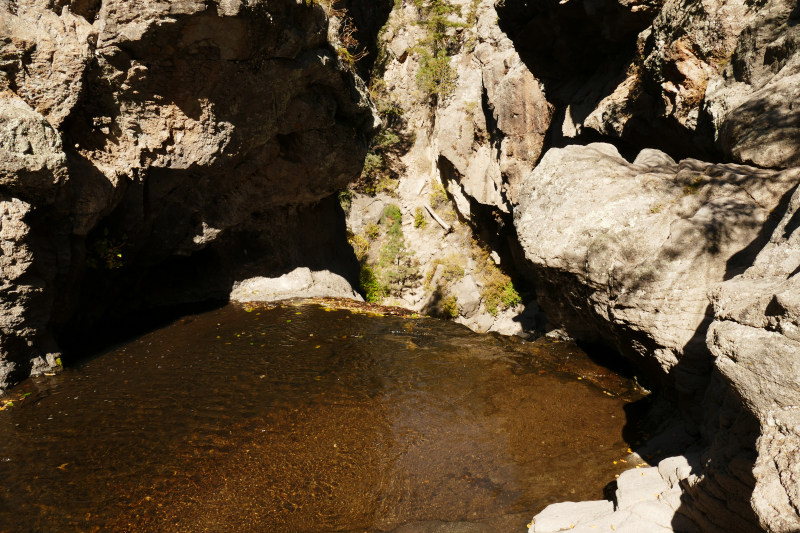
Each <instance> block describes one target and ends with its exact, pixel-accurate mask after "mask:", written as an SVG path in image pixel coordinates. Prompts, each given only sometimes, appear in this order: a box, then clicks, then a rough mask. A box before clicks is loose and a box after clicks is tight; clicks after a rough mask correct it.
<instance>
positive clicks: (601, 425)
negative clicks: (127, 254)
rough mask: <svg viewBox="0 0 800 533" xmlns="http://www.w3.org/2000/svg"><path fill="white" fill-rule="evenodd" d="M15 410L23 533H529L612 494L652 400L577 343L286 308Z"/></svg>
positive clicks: (4, 473) (179, 335)
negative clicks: (540, 519) (639, 413)
mask: <svg viewBox="0 0 800 533" xmlns="http://www.w3.org/2000/svg"><path fill="white" fill-rule="evenodd" d="M579 377H582V378H583V379H578V378H579ZM11 396H12V397H13V398H17V401H15V403H14V406H13V407H8V408H7V409H6V410H5V411H4V412H0V479H2V480H3V481H2V486H1V487H2V488H0V532H14V533H18V532H26V531H47V532H50V531H87V532H88V531H137V532H139V531H159V532H166V531H214V532H216V531H219V532H223V531H225V532H244V531H254V532H256V531H258V532H262V531H263V532H311V533H323V532H331V531H353V532H355V531H359V532H363V531H391V530H393V529H396V528H399V527H400V526H403V525H404V524H406V525H405V527H404V528H403V529H402V531H423V530H425V531H427V530H430V527H432V526H431V525H430V524H428V526H425V525H424V524H421V523H420V522H425V521H435V520H438V521H445V522H483V523H484V524H485V526H484V527H483V528H482V529H481V530H482V531H484V530H485V531H496V532H498V533H505V532H512V531H515V532H517V531H518V532H521V531H525V523H527V522H529V521H530V518H531V517H532V516H533V514H535V512H537V511H538V510H540V509H542V508H543V507H544V506H546V505H547V504H549V503H553V502H556V501H564V500H573V501H576V500H586V499H600V498H602V497H603V494H602V489H603V487H604V485H606V484H607V483H608V482H609V480H612V479H614V475H615V474H618V473H619V472H621V471H622V470H624V469H625V468H624V466H625V465H624V464H622V463H618V464H616V465H615V464H614V461H615V460H618V459H619V458H620V457H623V456H625V455H626V451H627V448H628V446H629V444H628V442H626V440H625V438H623V433H624V434H625V436H626V437H628V440H631V439H632V438H633V436H632V435H633V426H634V425H635V424H634V421H632V420H630V419H629V418H626V414H625V411H624V408H626V405H628V404H629V403H630V402H633V401H635V400H638V399H639V398H640V397H639V396H638V395H637V393H636V392H635V390H634V389H633V386H632V383H630V382H629V381H627V380H625V379H623V378H621V377H619V376H617V375H615V374H613V373H611V372H608V371H606V370H604V369H603V368H601V367H598V366H597V365H595V364H593V363H592V362H591V361H589V359H588V358H587V357H586V356H585V354H583V353H582V352H581V351H580V350H579V349H578V348H577V347H576V346H574V345H572V344H568V343H552V342H537V343H524V344H523V343H521V342H520V341H515V340H513V339H512V340H508V339H501V338H497V337H494V336H491V335H477V334H474V333H472V332H470V331H468V330H467V329H466V328H463V327H461V326H458V325H455V324H453V323H449V322H443V321H439V320H434V319H429V318H420V319H408V318H399V317H375V316H369V315H366V314H360V313H356V312H353V311H345V310H340V311H335V310H325V309H323V308H321V307H319V306H313V305H303V306H299V305H288V304H287V305H283V306H277V307H275V308H271V309H270V308H260V309H254V310H252V311H250V312H248V311H247V310H245V309H243V308H242V307H241V306H235V305H230V306H227V307H225V308H222V309H219V310H217V311H212V312H208V313H204V314H202V315H197V316H191V317H187V318H185V319H182V320H179V321H177V322H175V323H174V324H172V325H170V326H168V327H165V328H163V329H161V330H159V331H156V332H153V333H150V334H147V335H144V336H142V337H141V338H139V339H137V340H135V341H133V342H130V343H129V344H127V345H125V346H122V347H119V348H117V349H114V350H112V351H110V352H108V353H105V354H103V355H102V356H100V357H96V358H94V359H91V360H88V361H86V362H84V363H82V364H79V365H76V366H74V367H73V368H67V369H66V370H65V371H64V372H63V373H62V374H60V375H58V376H54V377H51V378H45V379H39V380H36V381H33V380H29V381H28V382H25V383H24V384H22V385H21V386H19V387H17V388H15V389H14V390H13V391H12V393H11ZM23 396H24V398H22V397H23ZM629 408H630V405H628V408H626V409H628V410H630V409H629ZM626 424H627V425H626ZM414 524H416V525H414ZM426 527H428V529H426ZM415 528H416V529H415Z"/></svg>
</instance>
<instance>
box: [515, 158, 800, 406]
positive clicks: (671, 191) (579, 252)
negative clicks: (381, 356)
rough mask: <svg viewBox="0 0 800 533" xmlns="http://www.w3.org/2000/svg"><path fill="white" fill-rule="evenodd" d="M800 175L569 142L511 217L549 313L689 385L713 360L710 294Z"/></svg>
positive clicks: (526, 189)
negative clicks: (627, 155) (630, 158)
mask: <svg viewBox="0 0 800 533" xmlns="http://www.w3.org/2000/svg"><path fill="white" fill-rule="evenodd" d="M798 183H800V171H797V170H787V171H783V172H778V171H771V170H761V169H757V168H753V167H745V166H740V165H733V164H719V165H713V164H709V163H703V162H700V161H697V160H691V159H689V160H684V161H681V162H680V163H674V162H672V161H671V160H670V159H669V157H668V156H666V155H665V154H661V153H658V152H656V151H654V150H644V151H642V152H641V153H640V154H639V156H638V157H637V158H636V160H635V161H634V162H633V163H628V162H627V161H626V160H625V159H623V158H622V157H621V156H620V155H619V153H618V152H617V151H616V149H615V148H614V147H613V146H611V145H608V144H591V145H589V146H569V147H566V148H563V149H552V150H550V151H549V152H548V153H547V154H546V155H545V157H544V158H543V159H542V162H541V163H540V164H539V166H538V167H537V168H536V170H534V171H533V172H532V173H531V175H530V176H529V177H528V179H527V180H526V181H525V182H524V185H523V187H522V189H521V192H520V204H519V206H518V207H517V209H516V210H515V217H514V223H515V225H516V228H517V231H518V235H519V239H520V243H521V245H522V247H523V248H524V249H525V257H526V258H527V259H528V261H530V262H531V263H532V264H533V266H534V269H535V271H536V276H537V293H538V296H539V303H540V305H541V306H542V307H543V308H544V310H545V312H546V313H547V316H548V318H549V319H550V321H551V322H554V323H557V324H560V325H562V326H563V327H564V329H566V330H567V331H569V332H571V333H572V334H574V335H575V336H578V337H579V338H584V339H587V340H594V341H597V342H603V343H606V344H611V345H613V346H615V347H616V348H617V349H618V350H619V351H620V352H621V353H623V354H625V355H626V356H628V357H630V358H631V359H633V360H635V361H638V362H639V363H640V365H641V366H645V367H649V368H650V370H651V374H652V375H661V376H662V377H663V379H664V380H665V381H667V382H668V383H669V384H670V386H674V387H676V388H677V389H678V391H680V392H681V393H684V394H687V395H692V394H697V393H702V391H704V390H705V388H706V386H707V384H708V376H709V374H710V371H711V368H712V361H711V357H710V354H709V352H708V349H707V347H706V344H705V330H706V328H707V325H708V322H709V321H710V318H711V310H710V309H709V304H708V300H707V298H706V293H707V291H708V290H709V289H710V288H711V287H712V286H713V285H714V284H715V283H717V282H721V281H723V280H724V279H727V278H730V277H732V276H734V275H736V274H739V273H741V272H742V271H743V270H744V268H746V267H747V266H748V265H749V264H751V262H752V260H753V259H754V258H755V255H756V254H757V253H758V249H759V245H761V246H763V244H765V242H766V237H767V235H768V234H769V232H771V229H772V227H774V226H775V224H776V222H775V221H774V220H773V219H771V218H770V214H771V213H772V212H773V210H775V209H776V208H777V207H778V205H779V204H780V202H781V200H782V199H783V198H784V196H785V195H786V194H787V192H788V191H790V190H791V189H792V188H793V187H795V186H796V185H797V184H798ZM765 232H766V233H765Z"/></svg>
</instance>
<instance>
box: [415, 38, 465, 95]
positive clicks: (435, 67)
mask: <svg viewBox="0 0 800 533" xmlns="http://www.w3.org/2000/svg"><path fill="white" fill-rule="evenodd" d="M417 87H418V88H419V89H420V90H421V91H423V92H424V93H425V94H427V95H428V96H430V97H432V98H434V100H441V99H443V98H446V97H447V96H449V95H450V94H452V93H453V91H455V89H456V71H455V69H454V68H453V67H452V66H451V65H450V57H449V56H448V55H447V53H446V52H445V51H444V50H442V51H440V52H439V53H438V54H436V55H435V56H434V55H431V54H430V53H427V52H423V54H422V57H421V58H420V61H419V71H417Z"/></svg>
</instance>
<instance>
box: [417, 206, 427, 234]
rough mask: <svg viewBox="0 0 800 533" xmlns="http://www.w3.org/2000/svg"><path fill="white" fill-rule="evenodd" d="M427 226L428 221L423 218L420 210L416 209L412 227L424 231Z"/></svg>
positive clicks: (423, 215)
mask: <svg viewBox="0 0 800 533" xmlns="http://www.w3.org/2000/svg"><path fill="white" fill-rule="evenodd" d="M427 225H428V220H427V219H426V218H425V214H424V213H423V212H422V208H421V207H418V208H417V210H416V211H414V227H415V228H419V229H425V226H427Z"/></svg>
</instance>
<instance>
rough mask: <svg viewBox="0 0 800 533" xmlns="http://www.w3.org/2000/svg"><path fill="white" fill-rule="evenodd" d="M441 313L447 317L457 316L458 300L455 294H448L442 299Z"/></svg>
mask: <svg viewBox="0 0 800 533" xmlns="http://www.w3.org/2000/svg"><path fill="white" fill-rule="evenodd" d="M442 315H443V316H445V317H447V318H456V317H458V301H457V300H456V297H455V296H449V297H447V298H445V299H444V300H443V301H442Z"/></svg>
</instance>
